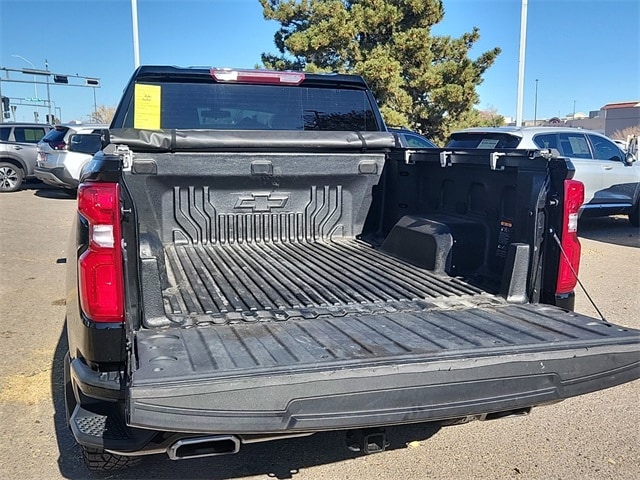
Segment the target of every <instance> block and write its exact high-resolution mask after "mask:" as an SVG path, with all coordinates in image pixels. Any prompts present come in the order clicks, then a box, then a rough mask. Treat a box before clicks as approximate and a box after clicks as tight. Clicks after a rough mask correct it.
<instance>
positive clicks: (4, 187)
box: [0, 162, 24, 192]
mask: <svg viewBox="0 0 640 480" xmlns="http://www.w3.org/2000/svg"><path fill="white" fill-rule="evenodd" d="M23 180H24V173H23V172H22V169H21V168H19V167H16V166H15V165H14V164H13V163H8V162H0V192H15V191H16V190H18V189H19V188H20V186H21V185H22V181H23Z"/></svg>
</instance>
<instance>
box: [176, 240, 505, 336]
mask: <svg viewBox="0 0 640 480" xmlns="http://www.w3.org/2000/svg"><path fill="white" fill-rule="evenodd" d="M165 255H166V262H165V263H166V265H167V279H168V285H165V288H164V289H163V297H164V304H165V313H166V315H167V317H168V318H170V319H171V320H173V321H174V322H179V323H181V324H185V323H200V322H207V321H211V322H215V323H228V322H233V321H239V320H245V321H255V320H269V319H273V320H285V319H290V318H296V317H300V318H307V319H308V318H316V317H318V316H322V315H331V316H344V315H345V314H348V313H361V314H363V313H367V312H369V313H373V312H376V311H382V312H384V311H387V312H393V311H398V310H415V309H418V310H422V309H424V308H429V307H430V308H437V306H438V305H443V306H446V308H449V309H450V308H455V307H456V306H457V307H465V306H467V307H469V306H477V305H482V304H501V303H503V302H502V300H500V299H498V298H496V297H494V296H493V295H490V294H487V293H485V292H483V291H482V290H480V289H478V288H476V287H473V286H471V285H469V284H468V283H465V282H464V281H463V280H461V279H458V278H453V277H449V276H446V275H436V274H433V273H432V272H430V271H428V270H424V269H420V268H417V267H415V266H412V265H410V264H408V263H406V262H403V261H401V260H399V259H397V258H394V257H392V256H390V255H387V254H385V253H383V252H380V251H378V250H375V249H373V248H372V247H370V246H369V245H367V244H365V243H362V242H359V241H356V240H351V241H340V242H309V243H243V244H238V243H236V244H210V245H170V246H168V247H166V249H165ZM416 302H418V303H416Z"/></svg>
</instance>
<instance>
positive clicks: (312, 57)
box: [260, 0, 500, 142]
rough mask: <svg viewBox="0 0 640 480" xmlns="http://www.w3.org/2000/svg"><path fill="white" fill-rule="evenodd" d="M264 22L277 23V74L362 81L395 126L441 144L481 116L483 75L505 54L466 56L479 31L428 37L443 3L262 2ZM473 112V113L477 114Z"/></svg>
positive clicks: (269, 61)
mask: <svg viewBox="0 0 640 480" xmlns="http://www.w3.org/2000/svg"><path fill="white" fill-rule="evenodd" d="M260 3H261V4H262V7H263V14H264V18H265V19H268V20H276V21H277V22H279V23H280V25H281V26H280V28H279V30H278V31H277V32H276V33H275V45H276V48H277V49H278V51H279V54H271V53H263V54H262V63H263V65H264V66H265V67H266V68H272V69H276V70H289V69H290V70H305V71H308V72H329V71H331V72H340V73H355V74H359V75H362V76H363V77H364V78H365V80H366V81H367V83H368V84H369V86H370V87H371V89H372V91H373V93H374V95H375V96H376V98H377V100H378V103H379V105H380V109H381V111H382V114H383V116H384V118H385V121H386V122H387V124H388V125H390V126H407V127H410V128H413V129H415V130H418V131H420V132H422V133H424V134H425V135H427V136H428V137H430V138H432V139H433V140H435V141H437V142H442V141H443V139H444V138H446V136H447V135H448V134H449V132H450V131H451V129H452V128H459V127H462V126H466V124H468V120H469V119H474V118H475V119H477V118H479V115H478V114H477V113H478V112H477V110H475V109H474V106H475V105H476V104H477V103H478V101H479V98H478V94H477V93H476V87H477V86H478V85H479V84H480V83H482V74H483V73H484V72H485V71H486V70H487V68H489V67H490V66H491V65H492V64H493V62H494V61H495V59H496V57H497V56H498V55H499V53H500V49H499V48H494V49H493V50H490V51H488V52H485V53H482V54H481V55H480V56H479V57H478V58H476V59H475V60H472V59H470V58H469V56H468V53H469V50H470V49H471V48H472V47H473V45H474V43H475V42H477V40H478V39H479V37H480V34H479V31H478V29H477V28H473V30H472V32H470V33H465V34H464V35H462V36H461V37H460V38H451V37H450V36H435V35H431V28H432V27H433V26H434V25H436V24H437V23H439V22H440V21H442V19H443V16H444V7H443V2H442V0H260ZM474 111H475V112H476V113H475V114H474V113H473V112H474Z"/></svg>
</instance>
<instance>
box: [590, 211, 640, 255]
mask: <svg viewBox="0 0 640 480" xmlns="http://www.w3.org/2000/svg"><path fill="white" fill-rule="evenodd" d="M578 236H579V237H580V238H587V239H589V240H595V241H597V242H603V243H611V244H614V245H620V246H624V247H640V229H639V228H638V227H634V226H632V225H631V223H629V220H628V218H627V216H626V215H614V216H610V217H596V218H583V219H581V220H580V222H579V223H578Z"/></svg>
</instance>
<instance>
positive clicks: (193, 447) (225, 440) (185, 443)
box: [167, 435, 240, 460]
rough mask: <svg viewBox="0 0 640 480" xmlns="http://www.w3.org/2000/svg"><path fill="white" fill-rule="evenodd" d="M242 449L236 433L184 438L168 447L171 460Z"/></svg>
mask: <svg viewBox="0 0 640 480" xmlns="http://www.w3.org/2000/svg"><path fill="white" fill-rule="evenodd" d="M239 451H240V439H239V438H238V437H236V436H234V435H212V436H209V437H193V438H183V439H182V440H178V441H177V442H176V443H174V444H173V445H171V446H170V447H169V448H168V449H167V455H169V458H170V459H171V460H185V459H187V458H201V457H214V456H216V455H231V454H234V453H238V452H239Z"/></svg>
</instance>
